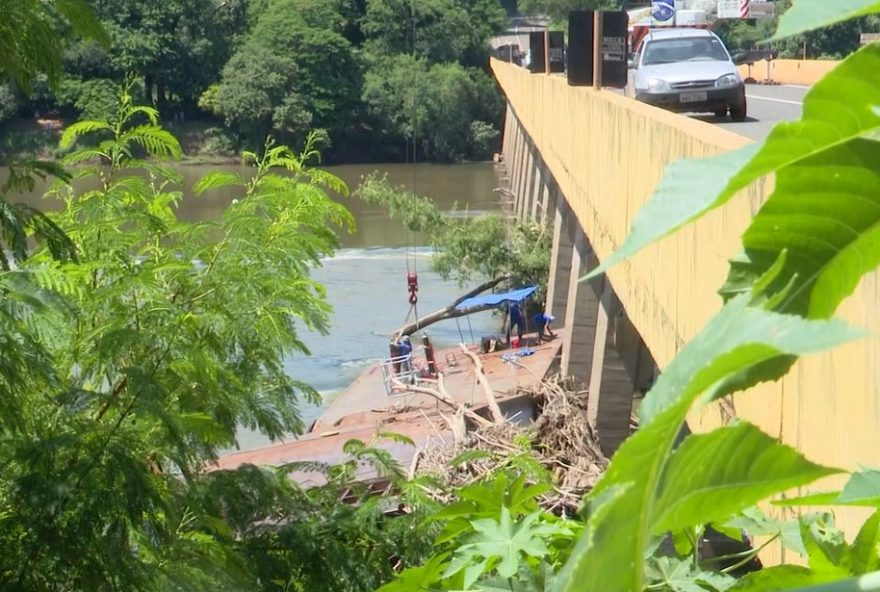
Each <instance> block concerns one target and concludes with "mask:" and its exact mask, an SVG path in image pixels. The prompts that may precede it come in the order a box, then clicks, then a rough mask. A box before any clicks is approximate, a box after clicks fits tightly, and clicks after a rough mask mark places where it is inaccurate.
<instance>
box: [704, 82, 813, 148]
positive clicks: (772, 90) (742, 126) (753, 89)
mask: <svg viewBox="0 0 880 592" xmlns="http://www.w3.org/2000/svg"><path fill="white" fill-rule="evenodd" d="M808 90H809V87H806V86H794V85H788V84H784V85H774V86H771V85H764V84H749V85H748V86H747V87H746V99H747V103H748V116H747V117H746V120H745V121H742V122H734V121H730V119H729V118H728V119H726V120H725V121H723V122H718V120H717V119H715V118H714V117H705V118H704V117H699V119H704V120H705V121H709V122H713V123H714V122H718V125H719V126H721V127H723V128H725V129H727V130H730V131H732V132H733V133H735V134H739V135H741V136H745V137H747V138H750V139H752V140H760V139H761V138H763V137H764V136H766V135H767V134H768V133H769V132H770V129H771V128H772V127H773V126H774V125H775V124H776V123H777V122H780V121H791V120H793V119H798V118H799V117H800V115H801V111H802V109H803V104H804V95H806V94H807V91H808Z"/></svg>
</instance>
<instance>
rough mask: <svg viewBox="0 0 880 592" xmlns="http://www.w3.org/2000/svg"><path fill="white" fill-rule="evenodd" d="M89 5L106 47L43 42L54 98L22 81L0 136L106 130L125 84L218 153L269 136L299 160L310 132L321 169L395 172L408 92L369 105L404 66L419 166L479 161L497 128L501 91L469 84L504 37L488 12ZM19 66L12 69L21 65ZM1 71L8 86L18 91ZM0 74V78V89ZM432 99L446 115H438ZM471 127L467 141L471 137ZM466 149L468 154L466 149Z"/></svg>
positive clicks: (311, 0)
mask: <svg viewBox="0 0 880 592" xmlns="http://www.w3.org/2000/svg"><path fill="white" fill-rule="evenodd" d="M4 1H6V2H10V1H11V0H4ZM82 1H83V2H84V1H85V0H82ZM27 2H36V0H27ZM13 4H15V3H13ZM37 4H39V5H40V6H43V8H41V10H43V11H44V12H46V13H52V14H54V12H59V13H60V12H61V8H63V7H68V6H72V5H76V4H78V1H77V2H75V1H73V0H65V1H64V2H61V1H59V2H58V7H59V9H58V10H55V9H54V8H53V7H54V4H52V3H42V4H41V3H37ZM92 5H93V7H94V9H95V14H96V17H97V18H93V19H92V22H93V23H94V24H100V25H101V27H103V29H100V28H99V30H103V31H105V32H106V34H105V35H104V37H103V40H104V41H105V43H104V44H99V43H96V42H95V41H93V40H91V39H84V40H79V41H75V42H73V43H71V44H70V45H69V46H65V45H62V44H61V42H60V41H57V40H55V38H53V40H52V43H53V44H54V45H53V46H52V47H53V50H54V51H55V54H54V55H55V58H54V61H52V60H50V61H49V62H46V63H45V64H43V66H42V70H40V68H39V67H38V68H36V70H35V72H38V71H45V72H46V73H47V74H49V75H50V78H51V79H52V80H51V81H52V84H51V85H46V84H45V83H44V82H43V79H35V80H32V82H34V84H33V91H34V92H32V93H31V92H29V91H30V86H28V87H26V88H25V90H26V91H28V92H19V91H12V90H9V89H5V88H4V89H2V91H0V98H2V97H3V96H7V95H8V97H9V100H7V101H4V105H3V106H2V108H0V123H2V121H3V120H4V119H6V120H8V119H11V118H12V117H14V116H15V115H16V114H18V113H32V112H34V111H37V112H39V113H48V114H51V115H54V116H59V117H66V118H75V117H82V116H85V117H95V116H108V115H109V114H110V110H111V109H112V105H113V102H114V100H115V97H116V95H117V94H118V91H119V89H120V87H121V86H122V85H123V84H124V83H125V81H126V80H127V79H128V78H131V77H133V78H134V79H135V80H136V81H137V84H136V85H135V86H132V87H131V89H132V92H133V93H135V95H136V96H138V97H139V98H140V99H141V100H143V101H144V102H146V103H147V104H150V105H151V106H153V107H155V108H156V109H158V110H159V113H160V116H161V117H162V118H163V119H165V120H166V121H172V120H173V121H176V122H184V121H189V120H193V119H208V120H211V121H215V122H216V123H217V124H218V125H217V128H216V130H214V131H213V132H212V133H213V134H214V135H215V136H219V137H222V138H223V139H224V140H225V141H223V142H220V143H218V144H217V145H218V146H219V145H225V146H237V147H239V148H248V149H252V150H253V149H257V150H258V149H260V147H261V146H262V144H263V142H264V140H265V138H266V137H267V135H269V134H272V135H273V136H275V137H276V138H278V139H279V140H281V141H284V142H288V143H292V144H294V145H298V146H302V142H303V141H304V139H305V137H306V135H307V133H308V132H309V131H311V130H323V133H324V135H325V138H326V140H327V141H328V142H327V143H326V145H325V146H324V156H325V158H329V159H331V160H335V161H340V160H344V161H355V160H360V161H363V160H387V159H392V160H394V159H403V158H406V152H405V151H403V150H401V146H402V145H404V144H405V143H406V142H407V140H409V141H411V140H412V136H407V133H408V132H407V131H406V130H405V129H404V126H394V127H392V128H391V129H390V130H389V129H388V128H387V127H386V126H387V125H388V118H389V116H390V114H389V113H388V109H389V108H391V107H392V106H393V105H394V104H395V103H399V102H400V101H401V100H402V97H403V96H404V95H407V94H409V93H411V92H412V89H411V88H390V89H389V88H387V85H385V86H386V89H385V90H384V91H383V92H382V93H379V94H386V95H387V94H389V93H390V94H396V95H399V96H398V97H396V98H395V97H386V99H383V100H378V102H377V99H376V95H377V84H376V82H375V81H376V80H377V79H381V78H383V77H385V76H390V77H392V78H396V79H398V80H399V78H400V77H399V75H398V73H397V72H395V70H399V69H400V68H401V67H403V66H402V65H401V64H402V60H403V59H404V58H403V56H409V57H410V58H411V59H414V60H417V61H419V62H424V63H425V64H427V67H426V68H418V69H417V70H416V71H418V72H419V73H421V74H423V75H424V77H425V80H423V81H419V82H418V83H417V84H416V85H415V88H416V89H417V91H418V92H417V94H418V96H417V98H416V100H417V101H420V102H431V101H433V103H434V104H435V105H434V107H432V108H431V113H430V117H431V118H432V120H431V123H432V124H434V125H433V126H431V127H429V126H428V124H427V123H425V124H424V126H423V127H424V129H425V133H424V134H422V136H421V139H420V141H419V142H418V149H419V152H420V154H419V157H420V158H422V159H438V160H453V159H461V158H485V157H486V156H487V154H486V153H487V152H488V151H489V150H487V148H486V145H487V141H491V139H492V137H493V136H492V133H491V129H494V130H496V131H497V130H498V129H499V127H500V122H501V108H500V100H499V97H498V93H497V90H496V89H495V85H494V83H493V82H492V81H491V79H490V78H489V77H488V76H481V75H480V74H479V72H484V73H485V72H487V68H488V56H489V46H488V39H489V37H490V36H491V35H493V34H495V33H498V32H500V31H501V30H503V29H504V27H505V26H506V13H505V11H504V9H503V8H502V6H501V4H500V2H499V1H498V0H428V1H425V2H409V1H404V0H332V1H327V0H191V1H190V0H186V1H184V0H146V1H144V2H140V1H139V0H120V1H119V2H116V1H111V0H94V1H93V2H92ZM16 6H18V5H17V4H16ZM76 14H79V13H76ZM47 18H49V17H48V16H47ZM53 18H54V17H53ZM34 22H35V23H37V24H39V23H41V22H43V21H42V20H40V19H38V20H36V21H34ZM65 30H66V29H65V28H64V27H62V31H65ZM11 38H14V37H11ZM0 49H3V46H2V45H0ZM19 49H21V48H18V47H15V48H12V47H11V48H10V52H13V51H18V50H19ZM21 51H24V49H21ZM11 55H13V54H11ZM37 55H39V54H37ZM49 55H52V53H51V52H50V53H49ZM25 58H27V56H26V55H24V54H22V60H24V61H22V60H17V59H16V60H11V61H10V62H9V63H10V64H13V63H22V64H27V63H29V62H28V61H27V59H25ZM28 59H29V58H28ZM441 66H442V67H441ZM5 69H6V70H8V72H7V75H6V76H5V77H6V78H7V79H10V80H11V79H12V78H15V77H16V74H15V73H14V72H12V71H11V70H9V66H6V67H5ZM3 72H4V66H3V64H0V82H2V80H3V78H4V74H3ZM368 81H373V82H368ZM458 84H462V85H464V86H465V88H464V89H462V91H461V92H456V91H455V90H454V89H453V88H452V86H455V85H458ZM435 85H439V88H440V89H441V91H442V94H443V96H444V99H445V100H447V101H450V102H451V103H450V104H449V105H448V106H444V107H443V108H441V107H440V105H439V103H438V101H437V99H436V98H435V97H434V91H435V88H436V87H435ZM464 119H466V121H463V120H464ZM474 122H478V125H477V126H476V129H477V130H478V133H476V134H473V133H471V130H470V126H471V123H474ZM409 127H410V128H412V126H409ZM444 130H454V132H452V133H454V134H455V135H456V136H458V137H459V138H460V139H458V138H456V139H451V138H449V137H448V135H449V134H448V133H443V132H444ZM487 132H488V133H487ZM474 135H476V136H477V141H471V140H472V138H471V136H474Z"/></svg>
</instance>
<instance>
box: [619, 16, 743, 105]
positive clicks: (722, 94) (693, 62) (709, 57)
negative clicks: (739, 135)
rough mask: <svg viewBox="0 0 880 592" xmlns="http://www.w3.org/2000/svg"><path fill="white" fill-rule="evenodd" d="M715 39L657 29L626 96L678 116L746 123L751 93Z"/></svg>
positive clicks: (638, 53)
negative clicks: (701, 115) (692, 114)
mask: <svg viewBox="0 0 880 592" xmlns="http://www.w3.org/2000/svg"><path fill="white" fill-rule="evenodd" d="M743 57H744V56H740V54H737V56H736V57H734V58H731V57H730V54H729V53H728V51H727V49H726V48H725V47H724V43H723V42H722V41H721V39H719V38H718V36H717V35H715V33H713V32H711V31H709V30H706V29H699V28H664V29H652V30H650V32H648V33H647V35H645V36H644V38H643V39H642V40H641V42H640V43H639V45H638V47H637V48H635V52H634V54H633V56H632V59H631V60H630V64H629V67H630V69H631V72H630V77H629V85H628V86H627V94H628V95H629V96H631V97H635V98H636V99H637V100H639V101H643V102H645V103H649V104H651V105H655V106H657V107H662V108H664V109H669V110H671V111H676V112H708V113H714V114H715V115H716V116H717V117H725V116H726V115H727V113H728V111H729V112H730V117H731V119H733V120H734V121H743V120H744V119H745V118H746V91H745V85H744V84H743V81H742V78H740V75H739V72H737V69H736V64H737V63H740V62H741V61H743Z"/></svg>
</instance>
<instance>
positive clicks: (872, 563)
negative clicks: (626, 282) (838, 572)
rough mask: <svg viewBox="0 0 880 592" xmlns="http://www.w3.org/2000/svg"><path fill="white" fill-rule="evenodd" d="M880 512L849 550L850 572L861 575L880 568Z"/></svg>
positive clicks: (872, 516)
mask: <svg viewBox="0 0 880 592" xmlns="http://www.w3.org/2000/svg"><path fill="white" fill-rule="evenodd" d="M878 552H880V511H877V512H874V513H873V514H872V515H871V517H870V518H868V519H867V520H866V521H865V523H864V524H862V528H861V529H859V534H858V535H856V539H855V540H854V541H853V544H852V545H851V546H850V548H849V558H850V572H851V573H852V574H854V575H861V574H865V573H869V572H872V571H876V570H877V569H878V568H880V555H878Z"/></svg>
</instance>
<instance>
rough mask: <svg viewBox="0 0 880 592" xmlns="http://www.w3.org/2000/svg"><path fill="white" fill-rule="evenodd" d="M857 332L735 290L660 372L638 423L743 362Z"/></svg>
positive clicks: (824, 344)
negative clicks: (753, 301)
mask: <svg viewBox="0 0 880 592" xmlns="http://www.w3.org/2000/svg"><path fill="white" fill-rule="evenodd" d="M861 334H862V333H861V332H860V331H857V330H855V329H852V328H850V327H848V326H847V325H846V324H844V323H841V322H839V321H835V320H832V321H809V320H805V319H803V318H801V317H798V316H794V315H780V314H777V313H773V312H770V311H766V310H762V309H759V308H752V307H750V306H749V305H748V297H747V295H742V296H739V297H737V298H736V299H734V300H732V301H731V302H729V303H728V304H727V305H725V306H724V308H722V309H721V311H720V312H719V313H718V314H717V315H716V316H715V317H714V318H713V319H712V320H711V321H710V322H709V324H708V325H706V327H704V328H703V330H702V331H700V333H699V334H698V335H697V336H696V337H694V338H693V339H692V340H691V341H690V342H689V343H688V344H687V345H685V346H684V348H682V350H681V351H680V352H679V355H677V356H676V357H675V359H674V360H673V361H672V363H670V365H669V366H668V367H667V368H666V369H665V371H664V372H663V373H662V374H661V375H660V377H659V378H658V379H657V382H656V383H655V385H654V387H653V388H652V389H651V391H650V392H649V393H648V395H647V396H646V397H645V399H644V401H643V402H642V405H641V407H640V409H639V417H640V420H641V423H642V424H644V423H647V422H649V421H651V419H652V418H653V417H654V416H656V415H657V414H658V413H659V412H660V411H661V410H663V409H665V408H666V407H668V406H670V405H672V404H674V403H675V402H676V401H679V400H689V399H692V398H694V397H696V396H697V395H698V394H699V393H701V392H703V391H704V390H706V389H708V388H709V387H711V386H713V385H715V384H717V383H719V381H721V380H723V379H724V378H726V377H728V376H731V375H732V374H734V373H736V372H738V371H740V370H742V369H743V368H748V367H751V366H754V365H756V364H758V363H760V362H763V361H765V360H769V359H772V358H774V357H776V356H779V355H802V354H807V353H811V352H817V351H822V350H825V349H829V348H832V347H835V346H837V345H841V344H843V343H846V342H848V341H851V340H853V339H855V338H857V337H859V336H860V335H861ZM740 386H741V387H746V386H751V385H745V384H743V385H740Z"/></svg>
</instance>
